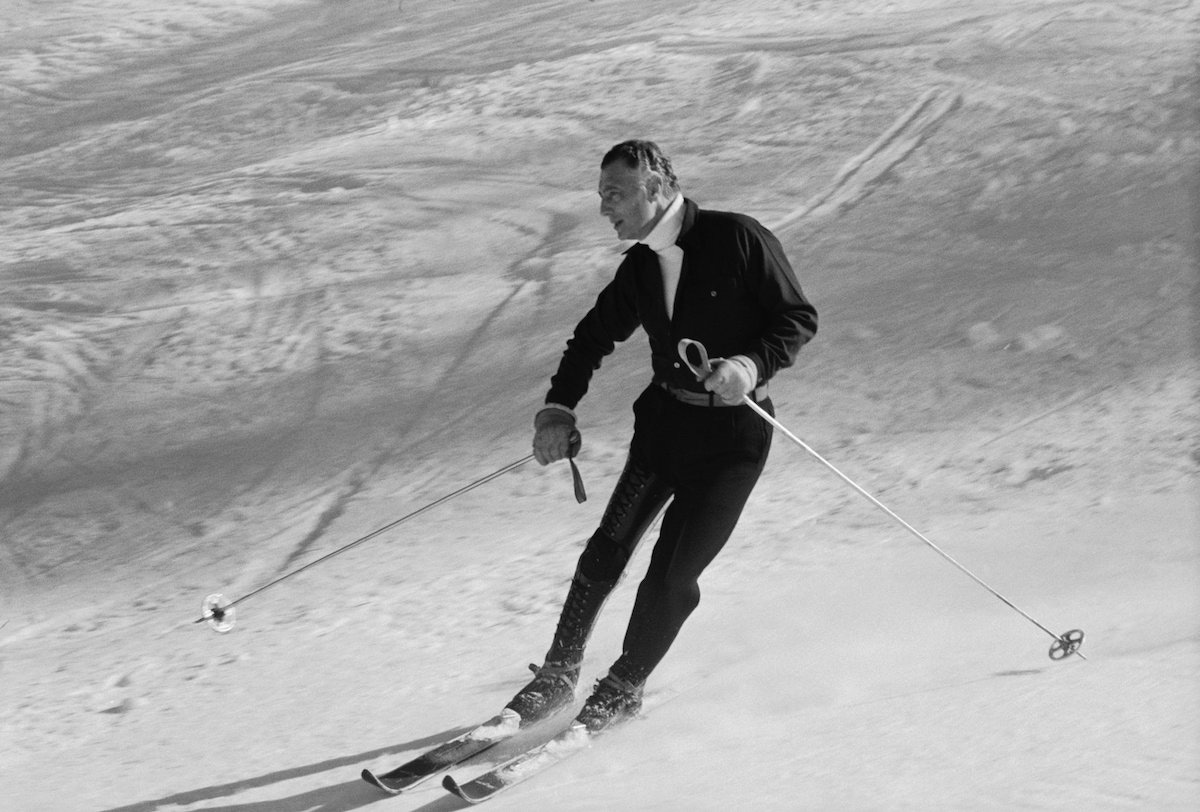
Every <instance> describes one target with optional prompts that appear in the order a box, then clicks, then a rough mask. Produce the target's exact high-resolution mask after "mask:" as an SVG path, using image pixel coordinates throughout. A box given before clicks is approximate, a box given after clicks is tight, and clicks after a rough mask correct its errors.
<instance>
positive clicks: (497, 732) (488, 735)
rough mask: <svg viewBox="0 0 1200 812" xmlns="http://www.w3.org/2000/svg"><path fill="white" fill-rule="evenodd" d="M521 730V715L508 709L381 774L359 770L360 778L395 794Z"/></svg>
mask: <svg viewBox="0 0 1200 812" xmlns="http://www.w3.org/2000/svg"><path fill="white" fill-rule="evenodd" d="M520 731H521V717H520V716H519V715H518V714H517V713H516V712H515V711H511V710H509V709H508V708H505V709H504V710H503V711H501V712H500V714H499V715H498V716H493V717H492V718H491V719H489V720H487V721H486V722H484V723H483V724H482V725H479V726H478V727H476V728H474V729H472V730H469V731H467V732H466V733H463V734H462V735H461V736H456V737H455V738H453V739H451V740H450V741H447V742H443V743H441V744H439V745H437V746H436V747H434V748H432V749H430V750H427V751H425V752H424V753H422V754H421V755H419V756H417V757H416V758H414V759H412V760H411V761H408V762H405V763H404V764H401V765H400V766H399V767H396V768H395V769H394V770H389V771H388V772H385V773H378V774H376V773H374V772H372V771H371V770H363V771H362V778H363V780H364V781H366V782H367V783H368V784H373V785H374V786H376V787H379V788H380V789H381V790H383V791H384V792H386V793H388V794H389V795H397V794H399V793H401V792H404V791H405V790H407V789H411V788H412V787H415V786H416V785H417V784H420V783H421V782H422V781H425V780H426V779H428V778H432V777H433V776H435V775H437V774H438V773H440V772H442V771H443V770H446V769H449V768H450V767H453V766H455V765H457V764H461V763H462V762H464V761H466V760H467V759H469V758H471V757H473V756H477V755H479V754H480V753H482V752H484V751H486V750H490V749H491V748H493V747H495V746H496V745H497V744H499V743H500V742H502V741H506V740H507V739H511V738H512V737H513V736H515V735H517V733H519V732H520Z"/></svg>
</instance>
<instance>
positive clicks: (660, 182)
mask: <svg viewBox="0 0 1200 812" xmlns="http://www.w3.org/2000/svg"><path fill="white" fill-rule="evenodd" d="M616 161H621V162H622V163H624V164H625V165H626V166H628V167H629V168H630V169H641V170H642V171H643V172H645V173H646V188H647V189H648V190H649V191H652V192H654V191H658V190H660V189H661V190H663V191H664V192H665V193H666V195H667V196H668V197H674V196H675V195H676V194H677V193H678V192H679V179H678V178H676V177H675V170H674V168H672V166H671V159H670V158H668V157H667V156H666V155H664V154H663V151H662V149H660V148H659V146H658V144H656V143H654V142H653V141H642V140H639V139H632V140H629V141H622V142H621V143H619V144H617V145H616V146H614V147H613V148H612V149H610V150H609V151H608V152H606V153H604V158H602V159H601V161H600V168H601V169H603V168H604V167H606V166H608V165H609V164H611V163H614V162H616Z"/></svg>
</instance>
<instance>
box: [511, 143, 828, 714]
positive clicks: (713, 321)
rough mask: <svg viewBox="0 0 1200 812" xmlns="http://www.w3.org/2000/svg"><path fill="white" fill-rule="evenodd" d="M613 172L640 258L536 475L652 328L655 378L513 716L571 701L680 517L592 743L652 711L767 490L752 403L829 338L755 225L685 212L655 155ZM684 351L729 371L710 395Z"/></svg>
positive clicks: (582, 364)
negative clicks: (604, 623)
mask: <svg viewBox="0 0 1200 812" xmlns="http://www.w3.org/2000/svg"><path fill="white" fill-rule="evenodd" d="M600 167H601V168H600V183H599V194H600V214H601V215H602V216H604V217H606V218H607V219H608V220H609V222H611V223H612V226H613V228H614V229H615V230H616V232H617V236H618V237H619V238H621V239H622V240H635V241H636V243H635V244H634V245H633V246H632V247H631V248H629V249H628V250H627V251H626V253H625V256H624V259H623V261H622V262H621V264H620V267H618V268H617V271H616V274H615V276H614V277H613V279H612V281H611V282H610V283H609V284H608V285H607V286H606V287H605V288H604V289H603V290H602V291H601V292H600V294H599V296H598V297H597V299H596V302H595V305H594V306H593V307H592V308H591V310H589V311H588V313H587V314H586V315H585V316H584V317H583V319H582V320H581V321H580V322H579V324H578V325H577V326H576V328H575V331H574V334H573V335H572V337H571V338H570V339H569V340H568V341H567V347H566V350H565V351H564V352H563V356H562V359H561V361H560V363H559V366H558V370H557V372H556V373H555V374H554V375H553V376H552V377H551V379H550V390H549V392H548V393H547V395H546V400H545V407H544V408H542V409H541V410H540V411H539V412H538V413H537V415H536V417H535V419H534V440H533V450H534V456H535V457H536V459H537V460H538V462H539V463H541V464H542V465H546V464H548V463H551V462H555V461H557V460H561V459H564V458H565V457H567V456H568V455H569V454H571V453H573V449H572V434H573V432H574V431H575V424H576V418H575V412H574V408H575V407H576V405H577V404H578V403H579V401H580V400H581V399H582V397H583V396H584V394H585V393H586V392H587V388H588V384H589V382H590V380H591V377H592V373H593V372H594V371H595V370H596V369H598V368H599V367H600V363H601V360H602V359H603V358H604V357H605V356H607V355H608V354H609V353H611V352H612V351H613V349H614V347H615V344H616V343H617V342H620V341H624V340H625V339H627V338H629V337H630V336H631V335H632V334H633V332H634V331H635V330H636V329H637V328H638V327H639V326H640V327H643V328H644V329H645V331H646V334H647V337H648V338H649V344H650V359H651V367H652V370H653V377H652V381H651V383H650V385H649V386H647V388H646V389H645V390H644V391H643V392H642V393H641V395H640V396H639V397H638V398H637V400H636V401H635V402H634V404H633V412H634V430H633V437H632V440H631V441H630V447H629V456H628V459H627V461H626V464H625V468H624V470H623V472H622V473H621V476H620V478H619V479H618V481H617V484H616V487H615V489H614V491H613V494H612V497H611V498H610V500H609V503H608V506H607V508H606V510H605V512H604V515H603V518H602V519H601V521H600V526H599V528H598V529H597V530H596V532H595V533H594V534H593V535H592V536H591V538H590V539H589V540H588V542H587V545H586V547H585V549H584V551H583V554H582V555H581V556H580V558H579V562H578V565H577V567H576V570H575V574H574V578H573V579H572V581H571V586H570V590H569V592H568V594H567V598H566V601H565V603H564V605H563V608H562V613H561V616H560V618H559V621H558V626H557V628H556V630H555V633H554V639H553V641H552V643H551V645H550V649H549V651H548V652H547V653H546V656H545V661H544V663H543V664H542V666H541V667H540V668H539V669H538V670H537V674H536V676H535V677H534V679H533V680H532V681H531V682H530V683H529V684H528V685H526V686H525V687H524V688H522V689H521V690H520V691H519V692H518V693H517V695H516V696H514V697H513V699H512V701H511V702H509V704H508V707H509V708H510V709H512V710H514V711H516V712H517V713H518V714H520V715H521V717H522V719H524V720H534V719H538V718H543V717H544V716H545V715H547V714H548V713H550V712H552V711H553V710H556V709H558V708H560V707H563V706H564V705H566V704H568V703H570V702H571V701H572V700H573V699H574V696H575V688H576V685H577V683H578V681H579V674H580V669H581V665H582V662H583V655H584V648H585V646H586V645H587V641H588V638H589V636H590V634H591V631H592V628H593V626H594V625H595V621H596V618H597V616H598V615H599V613H600V610H601V608H602V606H603V604H604V602H605V600H606V599H607V597H608V595H609V593H610V592H611V591H612V589H613V587H614V586H615V585H616V583H617V581H618V580H619V578H620V575H621V573H622V572H623V571H624V569H625V566H626V564H627V563H628V562H629V559H630V557H631V556H632V555H633V552H634V550H635V548H636V547H637V544H638V542H639V541H640V539H641V537H642V535H643V534H644V533H645V531H646V529H647V528H648V527H649V526H650V524H651V523H652V522H653V520H654V519H655V517H656V516H657V515H658V514H659V512H660V511H662V509H663V507H664V506H666V505H667V504H668V502H669V503H670V505H669V507H667V509H666V513H665V514H664V515H663V521H662V527H661V531H660V533H659V537H658V540H657V542H656V543H655V545H654V550H653V553H652V555H651V559H650V564H649V568H648V570H647V572H646V576H645V578H644V579H643V581H642V583H641V585H640V586H639V588H638V591H637V596H636V599H635V602H634V607H633V612H632V615H631V617H630V620H629V626H628V628H627V631H626V634H625V640H624V645H623V651H622V653H621V655H620V657H618V658H617V660H616V662H614V663H613V665H612V667H611V668H610V669H609V671H608V674H607V675H606V676H605V677H604V678H603V679H601V680H599V681H598V683H597V684H596V687H595V690H594V692H593V693H592V694H591V696H590V697H589V698H588V699H587V701H586V702H585V704H584V706H583V709H582V710H581V711H580V713H579V716H578V721H580V722H582V723H583V724H585V725H586V726H587V727H588V729H589V730H591V731H593V732H596V731H599V730H602V729H604V728H605V727H607V726H609V725H610V724H612V723H614V722H616V721H619V720H621V719H623V718H626V717H628V716H631V715H633V714H636V713H637V711H638V710H639V709H640V707H641V704H642V690H643V686H644V684H645V682H646V679H647V677H648V676H649V675H650V673H651V672H652V671H653V670H654V668H655V667H656V666H657V665H658V664H659V662H660V661H661V660H662V658H663V656H664V655H665V654H666V652H667V650H668V648H669V647H670V646H671V644H672V643H673V642H674V640H675V637H676V635H677V634H678V632H679V630H680V627H681V626H682V625H683V622H684V621H685V620H686V618H687V617H688V615H689V614H691V612H692V610H694V609H695V608H696V605H697V604H698V603H699V601H700V587H699V583H698V581H699V577H700V574H701V573H702V572H703V571H704V569H705V568H706V567H707V566H708V564H709V563H711V562H712V560H713V559H714V558H715V557H716V555H717V553H718V552H720V550H721V548H722V547H723V546H724V545H725V542H726V541H727V540H728V538H729V536H730V534H731V533H732V532H733V529H734V525H735V524H736V523H737V520H738V517H739V516H740V515H741V512H742V508H743V506H744V505H745V503H746V500H747V498H748V497H749V495H750V492H751V490H752V489H753V488H754V485H755V483H756V482H757V481H758V477H759V474H760V473H761V472H762V469H763V465H764V464H765V462H766V459H767V452H768V450H769V448H770V444H771V436H772V429H771V426H770V425H769V424H768V423H767V422H766V421H764V420H763V419H762V418H760V417H759V416H758V415H756V414H754V412H753V410H752V409H750V407H749V406H746V405H745V403H744V402H743V397H744V396H749V397H750V398H751V399H752V400H754V402H756V403H757V404H758V405H759V406H761V407H762V408H763V409H765V410H767V411H768V412H769V413H771V414H774V410H773V408H772V405H771V401H770V399H769V398H768V397H767V382H768V381H769V380H770V379H771V378H772V377H773V376H774V375H775V373H776V372H778V371H779V370H781V369H783V368H785V367H788V366H790V365H791V364H792V363H793V362H794V361H795V358H796V354H797V352H798V351H799V350H800V347H801V346H803V345H804V344H805V343H806V342H807V341H808V340H809V339H811V338H812V337H813V335H814V334H815V333H816V330H817V313H816V310H815V308H813V306H812V305H811V303H809V301H808V300H807V299H806V298H805V296H804V294H803V292H802V291H801V289H800V285H799V283H798V282H797V280H796V276H795V273H794V272H793V270H792V268H791V266H790V265H789V263H788V260H787V258H786V257H785V256H784V252H783V249H782V247H781V246H780V244H779V241H778V240H777V239H776V238H775V236H774V235H773V234H771V232H770V231H768V230H767V229H766V228H765V227H763V226H762V225H761V224H760V223H758V222H757V221H755V220H754V219H752V218H750V217H747V216H745V215H741V214H735V213H731V212H718V211H709V210H706V209H701V208H699V207H698V206H697V205H696V203H695V202H693V201H692V200H690V199H687V198H685V197H684V196H683V194H682V193H681V191H680V188H679V183H678V180H677V178H676V176H675V172H674V170H673V169H672V166H671V161H670V160H669V159H668V158H667V156H666V155H664V154H663V152H662V150H661V149H659V147H658V145H657V144H655V143H654V142H651V141H637V140H635V141H625V142H622V143H620V144H617V145H616V146H614V147H613V148H612V149H611V150H609V151H608V153H607V154H605V156H604V158H603V160H602V161H601V165H600ZM685 338H687V339H694V340H696V341H699V342H700V343H702V344H703V345H704V346H705V347H706V348H707V350H708V351H709V352H710V353H711V354H712V356H713V357H714V358H717V359H722V360H716V361H715V362H714V367H713V369H712V372H711V374H709V375H708V376H707V377H706V378H705V379H704V380H703V381H697V380H696V377H695V375H693V374H692V372H691V371H690V370H689V369H688V366H687V365H686V364H684V363H683V361H682V359H680V358H679V356H678V354H677V350H676V347H677V346H678V344H679V342H680V340H682V339H685Z"/></svg>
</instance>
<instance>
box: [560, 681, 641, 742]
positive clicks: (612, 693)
mask: <svg viewBox="0 0 1200 812" xmlns="http://www.w3.org/2000/svg"><path fill="white" fill-rule="evenodd" d="M641 709H642V686H641V685H634V684H633V683H631V682H626V681H625V680H623V679H621V678H620V677H615V676H613V675H612V674H611V673H610V674H609V675H608V676H606V677H604V678H603V679H601V680H599V681H598V682H597V683H596V688H595V690H594V691H592V695H591V696H589V697H588V699H587V701H586V702H584V703H583V710H581V711H580V712H579V715H578V716H576V717H575V721H576V722H580V723H582V724H583V725H584V726H585V727H586V728H587V729H588V731H589V732H591V733H599V732H600V731H602V730H604V729H605V728H608V727H611V726H612V725H615V724H617V723H618V722H622V721H624V720H626V719H629V718H631V717H634V716H637V713H638V711H640V710H641Z"/></svg>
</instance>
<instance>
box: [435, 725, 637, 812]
mask: <svg viewBox="0 0 1200 812" xmlns="http://www.w3.org/2000/svg"><path fill="white" fill-rule="evenodd" d="M614 727H615V725H614ZM609 729H610V730H611V728H609ZM598 735H599V734H598V733H591V732H589V731H588V729H587V727H586V726H585V725H584V724H583V723H581V722H572V723H571V726H570V727H568V728H567V729H566V730H564V731H563V732H561V733H559V734H558V735H557V736H555V737H554V738H553V739H551V740H550V741H548V742H545V743H544V744H539V745H537V746H536V747H533V748H531V749H529V750H526V751H525V752H524V753H521V754H519V755H517V756H514V757H513V758H511V759H509V760H508V761H506V762H504V763H503V764H500V765H498V766H497V767H495V768H494V769H492V770H490V771H489V772H486V773H484V774H483V775H481V776H479V777H478V778H475V779H472V780H471V781H468V782H466V783H465V784H460V783H458V782H457V781H455V780H454V778H453V776H449V775H447V776H446V777H445V778H443V779H442V786H444V787H445V788H446V789H447V790H449V791H450V792H452V793H454V794H455V795H457V796H458V797H459V798H462V799H463V800H464V801H466V802H467V803H469V804H478V803H482V802H483V801H486V800H488V799H489V798H491V797H492V796H493V795H495V794H496V793H498V792H500V791H501V790H505V789H508V788H509V787H512V786H515V785H517V784H519V783H521V782H522V781H525V780H527V779H529V778H532V777H533V776H535V775H537V774H538V773H540V772H542V771H544V770H546V769H547V768H549V767H552V766H554V765H555V764H558V763H559V762H560V761H563V760H564V759H566V758H568V757H569V756H572V755H574V754H575V753H578V752H579V751H581V750H584V749H585V748H587V746H588V744H590V743H591V741H592V739H594V738H595V737H596V736H598Z"/></svg>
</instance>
